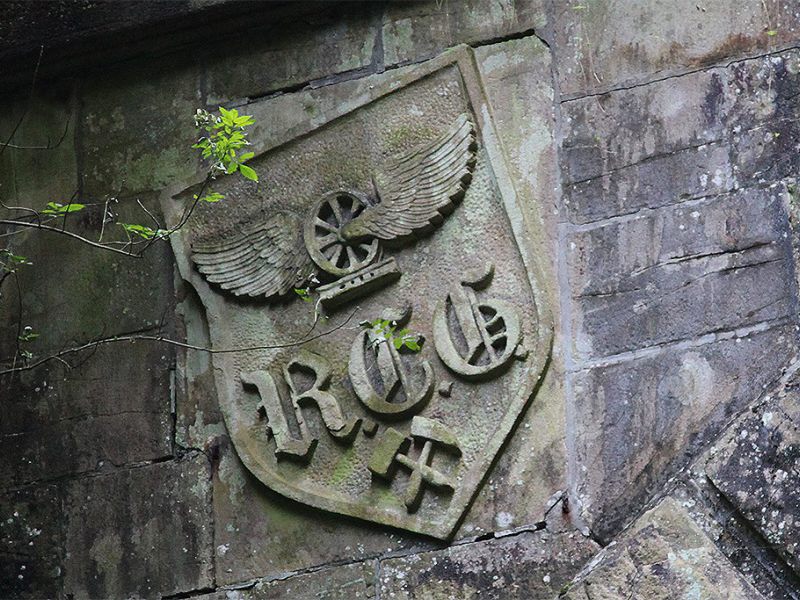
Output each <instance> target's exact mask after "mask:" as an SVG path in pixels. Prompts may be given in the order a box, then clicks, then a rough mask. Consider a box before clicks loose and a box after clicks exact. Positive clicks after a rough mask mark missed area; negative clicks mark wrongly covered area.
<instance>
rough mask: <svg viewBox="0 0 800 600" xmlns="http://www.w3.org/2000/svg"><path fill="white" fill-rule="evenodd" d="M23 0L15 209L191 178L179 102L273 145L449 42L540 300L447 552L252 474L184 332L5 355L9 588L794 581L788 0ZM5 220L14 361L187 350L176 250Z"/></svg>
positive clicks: (795, 9) (537, 590) (97, 590)
mask: <svg viewBox="0 0 800 600" xmlns="http://www.w3.org/2000/svg"><path fill="white" fill-rule="evenodd" d="M20 4H21V3H19V2H12V3H9V4H6V5H0V6H2V11H5V12H4V13H3V12H2V11H0V14H13V15H14V19H13V20H11V19H6V20H5V21H4V26H3V27H0V33H2V34H3V35H2V40H0V50H1V51H2V52H1V53H0V55H2V56H3V57H4V68H3V71H2V72H0V81H3V82H4V84H5V90H4V91H5V93H4V94H3V98H2V99H0V106H2V110H1V111H0V137H2V139H3V140H5V139H7V138H8V136H9V135H10V133H11V130H12V129H13V127H14V125H15V124H16V122H17V121H18V119H19V118H20V117H21V115H22V114H23V113H24V112H26V111H27V114H26V116H25V119H24V121H23V122H22V126H21V127H20V128H19V129H18V131H17V133H16V135H15V137H14V139H13V143H15V144H18V145H43V144H47V143H48V141H50V142H52V141H55V140H58V139H60V138H61V137H62V134H64V141H63V142H62V143H61V144H60V145H59V146H58V147H57V148H55V149H52V150H47V151H41V150H24V149H12V148H10V147H9V148H7V149H6V150H5V151H4V152H3V153H2V155H0V199H2V201H3V202H4V203H6V204H11V205H19V204H23V205H29V206H36V207H41V206H43V205H44V204H45V203H46V202H48V201H50V200H61V201H63V200H64V199H66V198H69V197H70V196H71V195H72V194H73V192H75V191H76V190H78V191H79V193H80V194H81V197H82V198H85V199H87V200H90V201H93V202H101V203H102V202H104V201H105V199H107V198H108V197H114V198H118V199H119V203H118V204H116V205H115V206H116V210H118V211H119V212H120V213H121V214H128V213H132V212H133V211H134V210H136V205H135V201H136V200H137V199H138V200H140V201H141V202H143V203H145V204H146V205H147V206H148V207H151V208H155V206H156V203H155V202H156V200H155V199H156V198H157V196H158V194H159V191H160V190H161V189H162V188H163V187H164V186H166V185H169V184H170V183H172V182H174V181H175V180H176V179H178V178H185V177H186V176H187V175H190V174H191V173H194V172H196V171H197V170H198V169H199V168H200V166H199V165H198V164H197V163H196V162H195V160H194V157H193V156H192V154H191V152H189V150H188V147H189V145H190V143H191V142H192V140H193V138H194V135H195V134H194V128H193V126H192V123H191V118H190V115H191V114H192V113H193V112H194V111H195V109H196V108H198V107H208V108H216V106H217V105H218V104H220V103H224V104H226V105H227V106H244V108H243V109H242V110H244V111H246V112H248V113H249V114H253V115H255V116H256V117H257V119H258V125H257V127H256V128H255V132H254V134H253V137H254V141H255V142H256V148H257V149H258V150H264V149H268V148H271V147H274V146H275V145H278V144H280V143H282V142H284V141H286V140H288V139H291V138H292V137H294V136H296V135H298V134H300V133H302V132H303V130H304V127H308V124H309V123H313V122H314V121H315V120H319V121H322V120H328V119H332V118H335V117H336V116H337V115H339V114H342V112H344V111H345V110H346V109H347V106H348V105H349V103H355V102H358V101H363V99H366V98H369V97H370V96H369V95H370V89H371V86H374V85H375V83H376V82H378V81H383V80H385V79H386V78H392V77H394V76H396V75H397V73H399V72H401V71H400V70H402V69H403V68H404V67H405V66H406V65H410V64H413V63H417V62H420V61H423V60H426V59H428V58H431V57H433V56H435V55H437V54H439V53H440V52H442V51H443V50H445V49H447V48H448V47H452V46H454V45H456V44H461V43H465V44H469V45H471V46H473V48H474V49H475V56H476V60H477V62H478V66H479V69H480V70H481V73H482V76H483V78H484V83H485V85H486V92H487V95H488V96H489V99H490V101H491V103H492V107H493V110H494V112H495V120H496V127H497V129H498V132H499V133H500V135H501V137H502V138H503V143H504V146H505V148H506V151H507V152H508V155H509V156H508V158H509V161H510V163H511V168H512V170H513V176H514V177H515V178H517V179H518V180H519V181H521V182H524V185H525V186H526V196H527V197H529V198H531V200H530V202H531V203H535V206H533V205H532V209H534V208H535V210H533V212H535V213H538V215H539V216H540V219H541V221H540V226H539V227H537V228H536V230H535V231H531V232H530V235H531V236H533V237H534V241H535V243H536V244H537V246H538V247H540V248H541V256H542V262H543V263H544V268H545V271H546V273H545V276H546V279H547V281H548V283H549V290H548V293H549V298H548V300H549V302H550V303H551V305H552V309H553V311H554V313H555V314H556V315H557V317H558V320H559V321H558V327H557V332H556V334H557V335H556V348H555V355H554V361H553V367H552V369H551V371H550V373H549V375H548V378H547V379H546V381H545V384H544V386H543V389H542V390H541V391H540V394H541V395H542V397H543V398H546V399H547V402H542V403H540V404H536V403H534V405H533V406H532V407H531V410H529V411H528V413H527V414H526V415H525V416H524V417H523V419H522V421H521V423H520V426H519V428H518V430H517V432H516V434H515V435H514V437H513V438H512V439H511V441H510V442H509V444H508V445H507V448H506V450H505V453H504V454H503V455H502V456H501V457H500V459H499V460H498V461H497V464H496V465H495V467H494V470H493V471H492V473H491V474H490V477H489V479H488V480H487V482H486V485H485V486H484V488H483V490H482V491H481V493H480V495H479V497H478V498H477V500H476V502H475V504H474V505H473V508H472V509H471V511H470V512H469V514H468V515H467V518H466V520H465V523H464V526H463V527H462V531H460V532H459V534H458V536H457V542H455V543H453V544H451V545H449V546H448V545H445V544H441V543H435V542H432V541H431V540H429V539H426V538H423V537H420V536H414V535H410V534H405V533H401V532H397V531H391V530H388V529H383V528H378V527H374V526H369V525H368V524H364V523H360V522H356V521H353V520H346V519H341V518H337V517H335V516H332V515H328V514H324V513H319V512H315V511H313V510H310V509H307V508H304V507H301V506H298V505H296V504H294V503H291V502H289V501H287V500H284V499H282V498H280V497H278V496H277V495H275V494H273V493H271V492H269V491H268V490H265V489H264V487H263V486H261V485H260V484H259V483H258V482H257V481H256V480H255V479H254V478H253V477H252V476H251V475H249V473H248V472H247V471H246V470H245V469H244V468H243V467H242V465H241V464H240V462H239V460H238V458H237V457H236V454H235V453H234V452H233V449H232V446H231V444H230V442H229V440H228V437H227V432H226V430H225V426H224V424H223V422H222V420H221V416H220V414H219V410H218V407H217V405H216V398H215V397H214V393H213V385H212V374H211V371H210V364H209V361H208V359H207V357H204V356H202V355H196V354H189V355H184V354H183V353H182V352H179V351H176V350H175V349H173V348H169V347H161V346H155V345H152V344H146V343H142V342H140V343H136V344H130V345H126V346H124V347H123V346H116V347H107V348H103V349H98V350H97V351H96V352H90V353H86V354H85V355H82V356H80V357H77V358H79V359H80V360H79V361H78V362H80V365H79V366H77V367H76V368H74V369H72V370H66V369H65V368H64V366H63V365H61V364H59V363H58V362H51V363H49V364H48V365H47V366H45V367H42V368H39V369H36V370H33V371H27V372H24V373H21V374H18V375H14V376H8V375H3V376H0V450H1V451H2V456H3V457H4V463H3V464H4V466H5V468H4V469H3V474H2V476H0V597H3V598H5V597H9V598H40V597H72V598H118V597H119V598H121V597H159V596H167V597H170V596H171V597H180V598H204V599H208V598H215V599H216V598H220V599H221V598H241V599H265V598H300V599H304V598H347V599H349V598H383V599H386V598H398V599H399V598H498V599H500V598H542V599H550V598H555V597H558V596H559V595H562V596H564V597H567V598H579V599H581V600H583V599H584V598H593V599H596V598H662V597H663V598H683V597H690V596H691V597H699V598H718V597H726V598H742V599H752V598H760V597H764V598H770V599H775V600H778V599H782V598H800V566H799V565H800V562H799V560H798V553H799V552H800V548H799V547H798V540H800V505H799V504H798V499H797V490H798V489H800V433H798V427H800V412H799V409H798V383H797V375H796V373H797V369H798V363H796V360H797V357H796V353H797V331H798V318H797V311H798V300H797V276H796V273H797V266H796V257H797V252H798V250H800V245H798V239H800V238H799V237H798V236H799V235H800V234H799V233H798V231H800V229H798V226H797V222H798V221H797V219H798V215H800V207H799V206H798V204H797V202H798V200H797V198H798V192H797V183H796V178H797V173H798V168H799V167H800V120H799V119H800V102H799V101H798V98H800V6H799V5H798V4H797V3H796V2H785V1H781V2H779V1H777V0H740V1H737V2H731V1H730V0H691V1H689V0H673V1H672V2H660V1H657V0H650V1H642V2H630V1H629V0H602V1H601V0H564V1H561V0H559V1H555V0H553V1H548V0H499V1H496V2H495V1H492V2H489V1H484V0H464V1H455V0H444V1H439V2H437V1H434V0H431V1H426V2H383V3H378V2H369V3H339V2H325V3H296V4H293V5H290V6H289V7H288V8H287V6H286V5H285V3H280V4H278V3H276V4H260V3H250V2H245V3H235V2H226V1H225V0H217V1H216V2H205V3H201V2H180V3H176V4H175V5H174V6H173V9H172V12H171V13H170V14H166V13H163V12H161V11H163V10H164V9H163V5H162V3H146V6H145V5H144V4H142V5H139V6H140V10H139V11H138V12H137V11H136V10H132V9H130V7H127V8H124V10H121V11H116V12H113V13H109V11H108V8H109V4H108V3H102V2H99V3H86V2H82V3H75V4H74V5H73V6H72V8H74V7H77V6H79V7H80V9H81V10H82V11H84V12H83V13H81V14H80V15H79V16H80V18H78V17H77V16H76V14H77V13H69V10H70V6H69V5H68V4H67V3H64V2H59V3H53V4H52V5H50V6H51V8H52V10H50V11H49V12H46V13H41V14H40V13H39V12H37V11H36V10H32V9H31V11H30V14H31V15H33V16H34V17H35V18H31V19H30V20H29V21H28V22H27V23H22V22H21V21H20V20H19V14H20V12H21V11H22V12H24V10H25V9H24V8H20ZM115 4H118V3H115ZM93 5H96V7H97V8H96V12H91V10H92V6H93ZM142 7H143V8H142ZM37 10H38V9H37ZM59 11H61V12H59ZM63 11H67V12H66V13H65V12H63ZM109 14H111V15H112V16H109ZM37 15H39V16H37ZM42 15H43V16H42ZM112 17H113V18H112ZM75 23H78V24H79V25H80V27H82V28H83V29H79V30H76V29H74V24H75ZM142 25H146V27H145V28H143V27H142ZM25 27H27V28H28V29H27V30H26V29H25ZM71 27H72V29H71ZM60 28H63V30H64V31H62V29H60ZM43 31H44V32H49V34H48V33H42V32H43ZM74 31H81V32H84V34H85V35H84V34H82V35H79V36H77V37H75V39H73V38H72V37H70V35H67V34H69V33H70V32H74ZM108 31H118V32H122V31H124V36H123V35H122V33H119V37H117V36H115V35H111V36H108V35H107V32H108ZM167 31H170V32H172V33H170V34H167V33H166V32H167ZM64 32H66V34H65V33H64ZM123 42H125V43H123ZM134 42H135V43H134ZM39 43H43V44H45V51H44V55H43V62H42V70H41V73H40V79H39V81H38V82H37V86H36V89H35V91H34V94H33V96H32V97H31V98H30V99H29V98H28V93H29V85H30V77H31V73H32V63H31V52H33V55H34V56H35V54H36V53H37V52H36V46H37V45H38V44H39ZM26 44H27V45H26ZM63 44H66V45H63ZM0 214H3V215H4V217H5V215H7V214H8V212H4V213H0ZM99 215H100V212H99V211H97V210H87V211H86V212H85V213H81V214H80V216H79V217H77V218H75V219H74V220H73V222H72V226H73V227H74V228H75V230H76V231H96V228H97V226H98V225H99ZM2 239H3V238H0V240H2ZM7 239H9V240H13V242H12V243H13V245H12V246H11V247H12V248H13V249H15V250H16V251H18V253H20V254H25V255H26V256H28V257H30V258H31V260H32V262H34V263H35V265H34V267H30V268H28V269H24V270H23V271H21V273H20V278H19V284H20V290H21V293H22V303H21V306H22V307H23V314H22V318H23V321H24V323H25V324H27V325H31V326H33V327H34V329H36V330H37V331H41V332H43V333H44V335H43V336H42V338H40V339H39V340H37V341H36V342H35V345H34V346H33V350H34V351H35V352H36V353H37V354H40V355H44V354H46V353H47V352H48V351H53V350H57V349H59V348H62V347H64V346H67V345H71V344H75V343H80V342H81V341H83V340H86V339H90V338H92V337H95V336H98V335H112V334H121V333H125V332H131V331H146V332H155V331H163V332H165V333H168V334H169V335H172V336H180V337H182V338H184V339H186V340H187V341H188V342H190V343H195V344H204V343H207V339H208V331H207V329H206V326H205V323H204V322H203V319H202V318H201V317H200V316H199V315H200V312H201V311H199V309H198V306H197V302H198V300H197V298H196V297H195V295H194V293H193V292H192V291H191V290H189V289H186V288H185V287H184V286H183V285H182V283H181V282H180V280H179V278H177V277H175V276H174V274H173V257H172V255H171V252H170V250H169V248H168V247H166V246H159V247H157V248H154V249H153V250H152V251H151V252H150V253H149V254H148V256H147V258H146V259H144V260H141V261H132V260H125V259H124V258H123V257H117V256H114V255H109V254H103V253H97V252H91V251H90V250H88V249H87V248H85V247H81V246H79V245H76V244H74V243H72V242H70V241H69V240H66V239H64V238H60V237H53V236H44V235H42V236H39V235H33V236H31V235H27V234H23V235H18V236H15V237H13V238H7ZM4 244H5V242H4V241H2V242H0V247H2V246H3V245H4ZM2 293H3V297H2V299H0V356H2V357H5V356H8V355H9V354H12V353H13V347H14V345H13V340H14V338H15V337H16V323H17V321H18V320H19V312H18V311H19V308H18V306H19V304H18V302H17V290H16V287H11V286H10V285H9V283H8V282H6V284H5V285H4V286H3V288H2Z"/></svg>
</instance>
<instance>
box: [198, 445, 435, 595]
mask: <svg viewBox="0 0 800 600" xmlns="http://www.w3.org/2000/svg"><path fill="white" fill-rule="evenodd" d="M217 452H218V453H219V465H218V467H217V468H216V469H215V470H214V479H213V487H214V496H213V497H214V527H215V532H216V533H215V544H216V549H215V554H216V559H215V564H216V569H217V573H216V581H217V583H218V584H219V585H227V584H231V583H235V582H237V581H244V580H248V579H253V578H256V577H267V578H271V577H278V576H282V575H283V574H284V573H286V572H291V571H300V570H304V569H308V568H311V567H319V566H322V565H325V564H329V563H333V562H340V561H348V560H354V559H355V560H364V559H368V558H372V557H376V556H380V555H381V554H384V553H391V552H397V551H398V550H405V551H419V550H426V549H429V548H432V547H436V544H434V543H433V542H431V541H430V540H425V539H422V538H420V537H417V536H411V535H409V534H404V533H402V532H395V531H391V530H388V529H376V528H374V527H372V528H367V527H365V526H364V525H362V524H361V523H358V522H355V521H351V520H347V519H344V518H343V517H341V516H336V515H332V514H329V513H324V512H321V511H318V510H312V509H309V508H305V507H302V506H301V505H299V504H297V503H295V502H291V501H289V500H285V499H284V498H282V497H281V496H279V495H278V494H275V493H274V492H271V491H270V490H269V489H268V488H266V486H264V485H263V484H261V483H260V482H259V481H258V480H257V479H256V478H255V477H253V476H252V475H251V474H250V473H249V472H248V471H247V470H246V469H245V468H244V466H243V465H242V464H241V462H240V461H239V459H238V458H237V457H236V454H235V452H234V450H233V448H232V447H231V445H230V442H228V441H227V439H226V438H223V439H222V440H220V446H219V448H218V449H217ZM265 548H269V551H268V552H265V551H264V549H265Z"/></svg>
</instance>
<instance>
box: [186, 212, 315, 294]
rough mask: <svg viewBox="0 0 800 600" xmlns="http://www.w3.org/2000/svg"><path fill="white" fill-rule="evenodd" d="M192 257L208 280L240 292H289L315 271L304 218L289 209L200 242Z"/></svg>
mask: <svg viewBox="0 0 800 600" xmlns="http://www.w3.org/2000/svg"><path fill="white" fill-rule="evenodd" d="M192 260H193V261H194V262H195V264H196V265H197V269H198V270H199V271H200V272H201V273H202V274H203V275H205V277H206V279H208V281H210V282H211V283H216V284H218V285H219V286H220V287H221V288H222V289H223V290H229V291H231V292H232V293H234V294H235V295H237V296H244V295H247V296H253V297H256V296H260V297H267V298H269V297H271V296H278V295H281V294H285V293H286V292H288V291H289V290H291V289H292V288H294V287H300V286H301V285H302V284H303V282H304V281H305V280H306V279H307V278H308V276H309V275H311V274H312V273H314V272H315V267H314V264H313V263H312V262H311V257H310V256H309V255H308V252H307V251H306V248H305V245H304V244H303V235H302V222H301V220H300V218H299V217H297V216H295V215H293V214H291V213H285V212H279V213H275V214H274V215H272V216H271V217H270V218H269V219H267V220H266V221H265V222H264V223H261V224H259V225H258V226H255V227H251V228H249V229H245V230H244V231H242V232H241V233H238V234H236V235H234V236H232V237H230V238H228V239H226V240H224V241H222V242H214V243H209V244H196V245H195V246H193V247H192Z"/></svg>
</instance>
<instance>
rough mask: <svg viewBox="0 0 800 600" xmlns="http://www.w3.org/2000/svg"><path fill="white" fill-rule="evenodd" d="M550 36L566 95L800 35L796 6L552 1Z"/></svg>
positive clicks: (755, 50) (775, 0)
mask: <svg viewBox="0 0 800 600" xmlns="http://www.w3.org/2000/svg"><path fill="white" fill-rule="evenodd" d="M554 6H555V16H554V29H555V32H554V42H555V46H556V47H557V48H558V49H559V52H558V55H559V60H558V72H559V79H560V85H561V91H562V93H563V94H564V95H566V96H576V95H582V94H587V93H597V92H603V91H606V90H608V89H613V88H615V87H621V86H626V85H631V84H634V83H640V82H642V81H647V80H649V79H654V78H658V77H665V76H668V75H669V74H671V73H674V72H680V71H685V70H689V69H698V68H702V67H704V66H707V65H711V64H714V63H718V62H721V61H723V60H725V59H728V58H739V57H742V56H745V55H748V54H751V55H752V54H760V53H765V52H769V51H771V50H775V49H779V48H780V47H782V46H786V45H788V44H790V43H793V42H795V41H796V40H797V38H798V36H799V35H800V10H798V7H797V5H796V4H794V3H791V2H781V1H780V0H765V1H764V2H700V3H698V2H696V1H695V0H676V1H675V2H669V3H664V2H656V3H653V2H641V3H636V4H634V5H632V4H631V3H630V2H627V1H626V0H609V1H607V2H593V1H589V2H557V3H555V4H554Z"/></svg>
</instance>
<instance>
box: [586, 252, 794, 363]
mask: <svg viewBox="0 0 800 600" xmlns="http://www.w3.org/2000/svg"><path fill="white" fill-rule="evenodd" d="M792 275H793V270H792V263H791V261H790V259H789V256H788V250H787V249H786V248H785V244H781V245H777V244H776V245H767V246H756V247H754V248H751V249H748V250H741V251H734V252H731V253H723V254H719V255H707V256H706V255H701V256H699V257H697V258H691V257H690V258H688V259H687V260H686V261H685V262H682V263H676V264H672V265H670V264H667V265H665V266H664V267H663V268H659V267H656V268H654V269H652V270H651V271H649V272H648V271H646V272H645V273H644V275H643V276H642V277H640V278H638V281H637V282H636V284H639V283H641V284H642V286H643V287H638V285H637V286H636V287H632V288H622V289H620V290H619V291H617V292H609V294H608V295H602V294H601V295H586V296H581V297H579V298H578V299H577V300H576V307H575V313H574V317H573V318H574V320H575V333H574V335H575V339H574V344H575V355H576V357H577V358H578V359H579V360H585V359H589V358H592V357H602V356H610V355H615V354H619V353H622V352H627V351H633V350H637V349H641V348H647V347H652V346H657V345H659V344H664V343H670V342H676V341H679V340H686V339H695V338H696V337H700V336H702V335H705V334H709V333H713V332H716V331H730V330H733V329H737V328H740V327H745V326H749V325H756V324H758V323H762V322H767V321H774V320H776V319H780V318H783V317H786V316H789V315H790V314H792V311H793V309H794V305H795V299H794V284H793V279H792ZM636 284H635V285H636Z"/></svg>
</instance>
